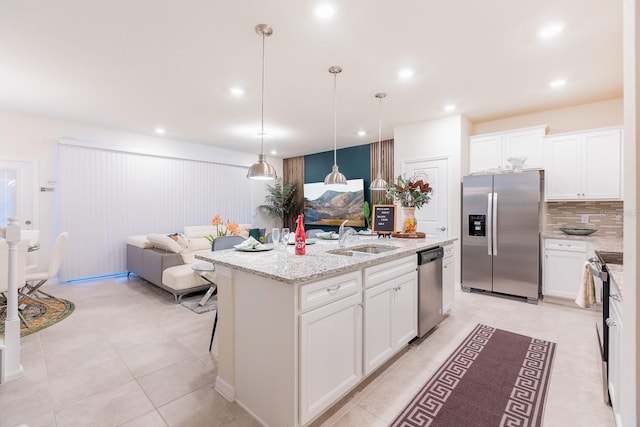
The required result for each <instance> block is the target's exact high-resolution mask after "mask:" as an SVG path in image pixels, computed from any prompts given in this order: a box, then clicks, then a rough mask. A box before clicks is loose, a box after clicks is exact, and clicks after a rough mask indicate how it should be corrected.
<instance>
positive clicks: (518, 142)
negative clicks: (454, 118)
mask: <svg viewBox="0 0 640 427" xmlns="http://www.w3.org/2000/svg"><path fill="white" fill-rule="evenodd" d="M547 130H548V127H547V126H546V125H541V126H535V127H530V128H523V129H514V130H511V131H507V132H496V133H491V134H483V135H475V136H471V137H469V173H476V172H482V171H496V170H509V169H511V163H509V162H508V161H507V159H509V158H511V157H522V156H525V157H526V158H527V160H526V161H525V163H524V166H523V169H542V168H544V136H545V134H546V133H547Z"/></svg>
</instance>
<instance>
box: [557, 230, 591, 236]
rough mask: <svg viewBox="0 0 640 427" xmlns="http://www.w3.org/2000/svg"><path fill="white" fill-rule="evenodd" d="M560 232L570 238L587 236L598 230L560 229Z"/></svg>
mask: <svg viewBox="0 0 640 427" xmlns="http://www.w3.org/2000/svg"><path fill="white" fill-rule="evenodd" d="M560 231H562V232H563V233H564V234H568V235H570V236H588V235H590V234H593V233H595V232H596V231H598V230H596V229H595V228H560Z"/></svg>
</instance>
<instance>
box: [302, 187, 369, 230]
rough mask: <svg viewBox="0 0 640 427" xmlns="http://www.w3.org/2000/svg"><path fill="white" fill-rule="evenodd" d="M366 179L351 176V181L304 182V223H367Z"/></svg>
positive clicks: (357, 225) (359, 224) (320, 224)
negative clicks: (329, 183) (364, 205)
mask: <svg viewBox="0 0 640 427" xmlns="http://www.w3.org/2000/svg"><path fill="white" fill-rule="evenodd" d="M363 204H364V180H363V179H349V180H347V185H324V182H312V183H308V184H304V223H305V224H309V225H318V226H323V225H325V226H339V225H340V224H342V223H343V222H344V221H345V220H348V222H347V223H346V224H345V225H348V226H351V227H364V211H363Z"/></svg>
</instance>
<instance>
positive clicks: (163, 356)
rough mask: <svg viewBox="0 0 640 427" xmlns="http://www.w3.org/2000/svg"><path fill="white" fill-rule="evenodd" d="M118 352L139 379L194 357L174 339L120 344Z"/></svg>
mask: <svg viewBox="0 0 640 427" xmlns="http://www.w3.org/2000/svg"><path fill="white" fill-rule="evenodd" d="M117 347H119V349H118V352H119V354H120V357H121V359H122V360H123V361H124V363H125V364H126V365H127V367H128V368H129V370H130V371H131V373H132V374H133V376H134V377H136V378H139V377H141V376H143V375H147V374H149V373H151V372H155V371H157V370H159V369H162V368H166V367H167V366H171V365H174V364H176V363H179V362H182V361H183V360H186V359H189V358H190V357H192V356H193V355H192V354H191V352H189V350H187V349H186V348H184V347H183V346H182V345H181V344H180V343H178V342H177V341H176V340H174V339H171V338H169V339H157V340H153V341H148V342H142V343H129V344H128V345H125V344H119V345H117Z"/></svg>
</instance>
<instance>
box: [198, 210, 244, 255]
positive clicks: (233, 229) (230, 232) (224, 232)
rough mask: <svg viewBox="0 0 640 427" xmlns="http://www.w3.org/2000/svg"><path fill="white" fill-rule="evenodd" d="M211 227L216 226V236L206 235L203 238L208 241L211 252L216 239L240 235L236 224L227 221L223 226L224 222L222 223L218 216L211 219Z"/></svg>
mask: <svg viewBox="0 0 640 427" xmlns="http://www.w3.org/2000/svg"><path fill="white" fill-rule="evenodd" d="M211 225H215V226H216V235H215V236H214V235H213V234H207V235H206V236H204V237H205V239H207V240H208V241H209V243H211V248H212V250H213V241H214V240H215V239H216V237H223V236H239V235H240V230H238V224H237V223H235V222H231V221H227V222H226V224H225V223H224V221H222V218H221V217H220V214H216V216H214V217H213V219H212V220H211Z"/></svg>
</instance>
